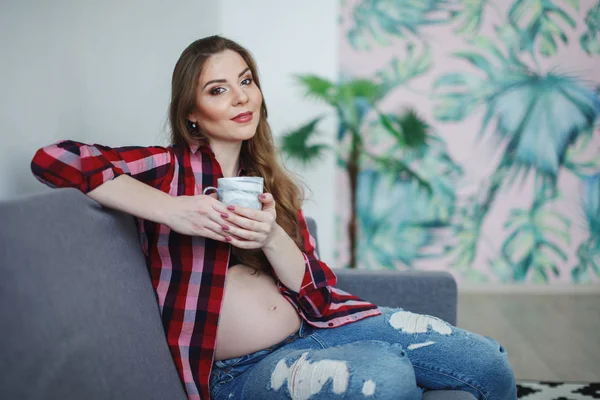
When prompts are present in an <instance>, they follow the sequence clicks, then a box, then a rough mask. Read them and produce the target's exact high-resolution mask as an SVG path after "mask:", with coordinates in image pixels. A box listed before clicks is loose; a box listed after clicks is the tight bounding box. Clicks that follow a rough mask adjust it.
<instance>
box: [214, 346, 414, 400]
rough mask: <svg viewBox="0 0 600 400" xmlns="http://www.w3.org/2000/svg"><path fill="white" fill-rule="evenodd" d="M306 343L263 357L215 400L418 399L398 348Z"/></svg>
mask: <svg viewBox="0 0 600 400" xmlns="http://www.w3.org/2000/svg"><path fill="white" fill-rule="evenodd" d="M307 339H309V340H311V339H310V338H307ZM312 342H313V343H314V345H311V346H310V347H308V348H294V347H297V346H288V347H287V348H283V349H280V350H279V351H277V352H274V353H273V354H271V355H269V356H267V357H265V358H264V359H262V360H261V361H260V362H258V363H257V364H256V365H254V366H253V367H252V368H250V369H249V370H247V371H246V372H245V373H244V374H242V375H240V376H239V377H238V378H236V379H235V380H234V381H233V382H231V384H229V385H227V386H226V387H224V388H223V390H220V391H219V393H218V397H217V399H215V400H220V399H241V400H248V399H261V400H262V399H264V400H272V399H302V400H308V399H311V400H321V399H338V398H339V399H342V398H343V399H364V398H368V397H371V396H372V397H373V398H380V399H401V400H404V399H406V400H417V399H421V397H422V391H421V390H420V389H419V388H418V387H417V385H416V382H415V374H414V370H413V368H412V365H411V364H410V361H409V360H408V358H407V357H406V352H405V351H404V350H403V349H402V346H400V345H398V344H390V343H386V342H381V341H372V340H367V341H358V342H354V343H348V344H345V345H342V346H333V347H327V348H322V347H321V345H320V344H319V343H318V342H316V341H312Z"/></svg>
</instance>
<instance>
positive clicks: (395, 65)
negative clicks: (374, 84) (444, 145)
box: [375, 42, 433, 92]
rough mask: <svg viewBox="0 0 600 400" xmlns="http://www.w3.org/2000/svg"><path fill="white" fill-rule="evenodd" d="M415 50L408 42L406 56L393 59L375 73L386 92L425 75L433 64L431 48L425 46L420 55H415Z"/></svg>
mask: <svg viewBox="0 0 600 400" xmlns="http://www.w3.org/2000/svg"><path fill="white" fill-rule="evenodd" d="M415 48H416V46H415V45H414V44H413V43H412V42H408V43H407V45H406V54H405V55H404V56H403V57H402V59H401V60H400V59H398V58H397V57H394V58H392V60H391V61H390V63H389V65H387V66H385V67H384V68H382V69H381V70H379V71H377V72H376V73H375V76H376V77H377V78H379V79H380V80H381V82H382V85H383V87H384V88H385V91H386V92H389V91H390V90H392V89H394V88H395V87H396V86H398V85H402V84H405V83H407V82H408V81H409V80H411V79H413V78H416V77H417V76H420V75H423V74H425V73H426V72H427V71H429V69H430V68H431V66H432V64H433V51H432V50H431V47H429V46H426V47H425V48H424V49H423V51H422V52H420V54H417V52H416V50H415Z"/></svg>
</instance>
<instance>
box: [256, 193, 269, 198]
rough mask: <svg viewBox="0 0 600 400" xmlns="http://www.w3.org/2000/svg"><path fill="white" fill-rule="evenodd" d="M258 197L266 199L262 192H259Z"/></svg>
mask: <svg viewBox="0 0 600 400" xmlns="http://www.w3.org/2000/svg"><path fill="white" fill-rule="evenodd" d="M258 197H260V198H261V199H266V198H267V196H265V194H264V193H263V194H259V195H258Z"/></svg>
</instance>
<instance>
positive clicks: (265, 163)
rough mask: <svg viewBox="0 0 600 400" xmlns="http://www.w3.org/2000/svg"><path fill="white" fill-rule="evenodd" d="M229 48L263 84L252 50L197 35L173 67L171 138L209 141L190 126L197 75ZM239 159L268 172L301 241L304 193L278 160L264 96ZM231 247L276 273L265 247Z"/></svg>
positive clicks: (285, 222)
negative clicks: (258, 248) (216, 56)
mask: <svg viewBox="0 0 600 400" xmlns="http://www.w3.org/2000/svg"><path fill="white" fill-rule="evenodd" d="M225 50H233V51H235V52H237V53H238V54H239V55H240V56H241V57H242V58H243V59H244V61H246V63H247V64H248V67H249V68H250V71H251V72H252V76H253V79H254V83H255V84H256V86H257V87H258V88H259V89H260V79H259V76H258V69H257V67H256V62H255V61H254V59H253V57H252V55H251V54H250V52H249V51H248V50H246V49H245V48H244V47H242V46H240V45H239V44H237V43H236V42H234V41H232V40H229V39H226V38H223V37H221V36H209V37H205V38H202V39H199V40H196V41H195V42H193V43H192V44H190V45H189V46H188V47H187V48H186V49H185V50H184V51H183V53H182V54H181V56H180V57H179V60H178V61H177V64H176V65H175V69H174V71H173V79H172V81H171V104H170V106H169V122H170V125H171V143H172V144H174V145H190V144H191V143H198V142H199V143H200V144H201V145H202V144H206V143H207V139H206V137H203V136H202V134H201V133H199V132H197V131H194V130H193V129H191V126H190V123H189V121H188V119H187V118H188V115H189V114H190V113H191V112H192V111H193V109H194V106H195V103H196V91H197V88H198V79H199V77H200V73H201V71H202V67H203V66H204V63H205V62H206V61H207V60H208V59H209V58H210V57H211V56H213V55H215V54H218V53H221V52H223V51H225ZM240 160H241V161H242V162H243V165H244V168H245V169H246V171H247V174H248V175H250V176H261V177H263V178H264V180H265V191H266V192H268V193H271V194H272V195H273V198H274V199H275V203H276V212H277V223H278V224H279V225H280V226H281V227H282V228H283V229H284V230H285V231H286V232H287V234H288V235H289V236H290V237H291V238H292V239H293V240H294V242H296V244H297V245H298V246H300V247H301V246H302V235H301V234H300V231H299V228H298V219H297V215H296V213H297V212H298V210H299V209H300V207H301V205H302V200H303V193H302V191H301V189H300V187H298V186H297V185H296V184H295V183H294V181H293V180H292V179H291V177H290V176H289V175H288V174H287V173H286V171H285V170H284V169H283V168H282V166H281V165H280V164H279V162H278V156H277V152H276V150H275V145H274V143H273V136H272V134H271V128H270V127H269V123H268V122H267V106H266V104H265V101H264V98H263V102H262V106H261V111H260V121H259V123H258V127H257V128H256V134H255V135H254V137H252V138H251V139H248V140H245V141H244V142H243V143H242V148H241V151H240ZM232 249H233V252H234V254H235V255H236V256H237V257H238V258H239V259H240V261H241V262H242V263H244V264H246V265H248V266H250V267H253V268H255V269H257V270H263V271H266V272H268V273H269V274H272V273H273V272H272V270H271V266H270V264H269V262H268V260H267V258H266V257H265V255H264V253H263V252H262V251H261V250H242V249H238V248H235V247H233V248H232Z"/></svg>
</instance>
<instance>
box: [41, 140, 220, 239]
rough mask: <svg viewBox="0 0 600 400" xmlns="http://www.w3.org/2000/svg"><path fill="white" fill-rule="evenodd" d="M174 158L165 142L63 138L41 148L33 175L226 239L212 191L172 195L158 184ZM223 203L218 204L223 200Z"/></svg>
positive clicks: (118, 206)
mask: <svg viewBox="0 0 600 400" xmlns="http://www.w3.org/2000/svg"><path fill="white" fill-rule="evenodd" d="M172 162H173V157H172V154H171V152H170V151H169V150H168V149H166V148H163V147H120V148H110V147H107V146H102V145H87V144H85V143H79V142H74V141H71V140H66V141H61V142H58V143H56V144H53V145H50V146H46V147H44V148H41V149H40V150H38V151H37V152H36V154H35V156H34V157H33V160H32V162H31V170H32V172H33V174H34V175H35V177H36V178H37V179H38V180H40V181H41V182H43V183H45V184H47V185H48V186H51V187H72V188H76V189H79V190H80V191H82V192H83V193H85V194H87V195H88V196H89V197H90V198H92V199H94V200H96V201H97V202H98V203H100V204H101V205H103V206H105V207H108V208H113V209H116V210H119V211H123V212H126V213H128V214H131V215H134V216H136V217H140V218H143V219H146V220H149V221H153V222H157V223H160V224H164V225H167V226H169V227H170V228H171V229H173V230H174V231H176V232H179V233H182V234H185V235H195V236H203V237H206V238H209V239H214V240H218V241H222V242H224V241H225V237H224V236H223V235H222V234H221V233H222V232H221V226H220V225H219V224H218V223H217V222H215V221H219V219H220V217H221V216H220V214H219V213H217V212H215V211H214V209H213V206H214V205H215V204H216V203H219V201H218V200H216V199H215V198H213V197H212V196H204V195H200V196H177V197H172V196H170V195H168V194H167V193H164V192H162V191H160V190H158V188H159V187H160V186H161V185H162V183H163V181H164V179H165V178H166V177H167V176H168V172H169V169H170V167H171V163H172ZM219 204H220V203H219Z"/></svg>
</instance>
